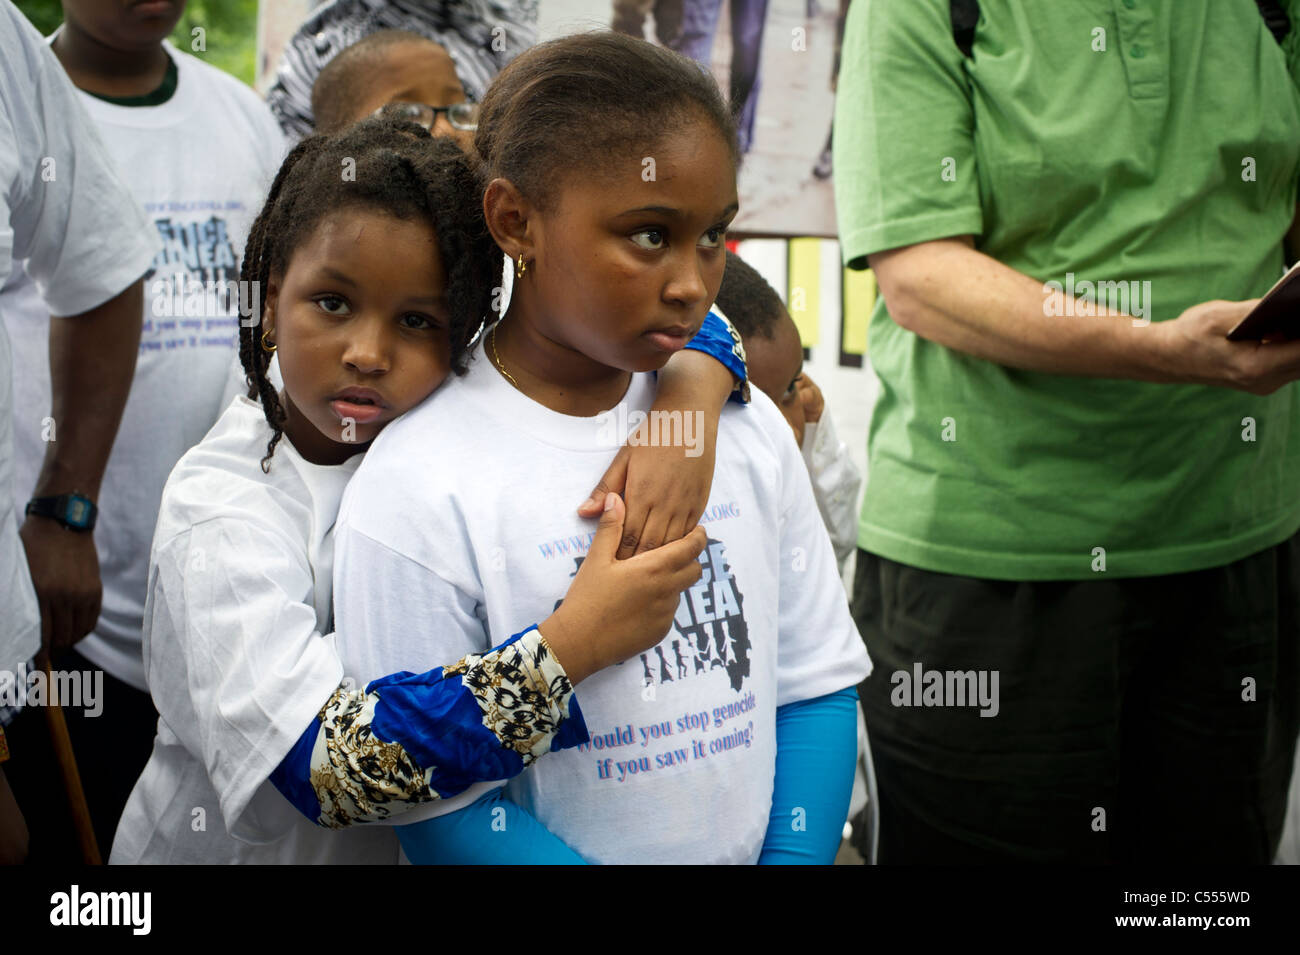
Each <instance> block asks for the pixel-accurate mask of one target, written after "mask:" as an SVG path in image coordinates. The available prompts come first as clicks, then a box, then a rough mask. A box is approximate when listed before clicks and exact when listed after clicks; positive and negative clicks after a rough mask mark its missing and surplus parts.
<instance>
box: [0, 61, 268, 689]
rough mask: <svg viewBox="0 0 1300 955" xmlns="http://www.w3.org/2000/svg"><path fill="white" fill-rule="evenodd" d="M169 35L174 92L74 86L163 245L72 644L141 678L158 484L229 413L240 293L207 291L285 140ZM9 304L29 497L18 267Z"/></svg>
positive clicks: (237, 242)
mask: <svg viewBox="0 0 1300 955" xmlns="http://www.w3.org/2000/svg"><path fill="white" fill-rule="evenodd" d="M164 47H165V49H166V50H167V54H168V55H169V56H170V57H171V58H172V59H173V60H174V61H175V63H176V69H177V77H176V91H175V93H173V94H172V96H171V98H170V99H168V100H167V102H165V103H162V104H160V105H158V106H118V105H115V104H113V103H106V102H104V101H103V100H101V99H98V98H96V97H94V96H91V95H89V94H88V93H81V92H78V98H79V99H80V101H81V105H82V106H83V107H84V108H85V110H86V112H87V113H88V114H89V115H90V117H91V119H92V120H93V122H94V126H95V128H96V129H97V130H98V131H99V135H100V136H101V137H102V138H103V140H104V142H105V144H106V145H107V147H108V153H109V155H110V156H111V157H112V158H113V159H114V160H116V162H117V165H118V168H119V169H120V170H121V171H122V176H123V179H124V180H125V181H126V183H127V184H128V185H129V186H130V188H131V191H132V193H133V194H134V196H135V198H136V201H137V202H138V203H139V204H140V206H141V207H143V209H144V212H145V213H146V215H147V216H148V219H149V221H151V222H152V223H153V228H154V230H155V231H156V233H157V235H158V237H159V239H160V240H161V243H162V250H161V251H160V252H159V253H158V254H157V256H156V257H155V258H154V261H153V264H152V267H151V269H150V273H149V275H148V276H147V277H146V279H145V283H144V316H143V331H142V333H141V337H140V353H139V357H138V360H137V362H136V370H135V379H134V381H133V382H132V385H131V393H130V396H129V397H128V399H127V403H126V410H125V411H124V412H123V415H122V423H121V426H120V427H119V429H118V433H117V439H116V441H115V442H114V444H113V451H112V454H111V455H110V457H109V460H108V466H107V468H106V469H105V472H104V481H103V485H102V487H101V490H100V496H99V499H98V501H97V502H96V503H97V504H98V505H99V519H98V523H97V525H96V527H95V545H96V549H97V550H98V553H99V565H100V575H101V578H102V580H103V583H104V598H103V609H102V611H101V613H100V617H99V620H98V622H97V623H96V625H95V629H94V631H93V632H92V633H91V634H90V635H89V636H87V637H86V638H85V639H84V640H82V641H81V642H80V643H78V644H77V652H79V653H81V654H82V655H83V656H85V657H86V658H87V659H89V660H91V661H92V662H93V663H95V664H97V665H99V666H101V667H103V668H104V669H105V670H107V671H108V672H109V673H111V674H113V676H115V677H117V678H118V679H120V680H124V681H125V682H127V683H130V684H131V685H133V686H135V687H136V688H137V689H141V690H143V689H144V669H143V665H142V663H141V661H140V627H141V618H142V615H143V613H144V598H145V580H146V576H147V574H148V567H149V542H150V540H151V539H152V537H153V528H154V520H155V518H156V517H157V514H158V502H159V499H160V498H161V496H162V488H163V483H164V482H165V481H166V480H167V475H168V473H169V472H170V471H171V469H172V467H173V466H174V465H175V463H176V461H177V460H178V459H179V458H180V456H181V455H182V454H184V453H185V452H186V451H187V450H188V449H189V448H191V447H193V446H194V445H195V444H197V443H198V442H199V440H200V439H201V438H202V437H203V435H204V434H205V433H207V431H208V429H209V428H211V427H212V425H213V422H215V421H216V420H217V417H218V415H220V414H221V410H222V408H224V407H225V400H226V399H227V392H226V383H227V376H228V375H229V372H230V364H231V361H232V360H233V356H235V355H236V354H237V353H238V340H239V339H238V333H239V312H238V302H237V301H227V300H226V299H225V297H224V296H222V297H221V298H220V299H218V298H217V297H216V296H213V295H211V294H207V291H208V289H213V290H218V289H220V288H221V287H222V286H221V284H220V283H237V281H238V279H239V265H240V260H241V259H242V257H243V252H244V242H245V239H246V238H247V236H248V230H249V228H250V227H251V226H252V224H253V219H254V218H256V216H257V213H258V212H259V211H260V210H261V206H262V202H263V200H264V198H265V196H266V192H267V190H268V188H269V187H270V184H271V181H272V180H273V179H274V178H275V173H276V171H277V170H278V169H279V165H280V159H281V158H282V155H283V149H284V147H283V142H282V138H281V134H280V131H279V127H278V125H277V124H276V122H275V119H274V118H273V117H272V116H271V112H270V110H269V109H268V108H267V106H266V104H265V103H263V102H262V100H261V99H259V98H258V96H257V94H256V93H254V92H253V91H252V90H251V89H249V88H248V87H247V86H245V85H244V84H243V83H241V82H239V81H238V80H236V79H235V78H234V77H232V76H228V75H226V74H225V73H223V72H222V71H221V70H218V69H216V68H215V67H212V66H209V65H208V64H207V63H204V62H203V61H202V60H200V59H198V58H197V57H194V56H191V55H190V54H188V53H183V52H181V51H179V50H177V49H176V48H175V47H173V46H171V45H170V44H167V43H164ZM56 65H57V63H56ZM105 246H106V247H107V248H109V249H111V247H112V242H110V241H107V240H106V241H105ZM178 275H179V276H181V277H180V278H179V279H178V278H177V276H178ZM137 277H138V274H137ZM200 286H201V287H202V288H203V290H204V294H199V292H198V288H199V287H200ZM226 287H228V288H233V287H234V286H233V285H230V286H226ZM0 314H3V316H4V321H5V325H6V326H7V328H8V331H9V337H10V338H11V340H12V342H13V352H14V369H15V400H14V412H15V417H14V444H15V454H16V462H17V465H16V467H15V474H14V479H15V481H14V485H13V488H14V494H15V498H16V500H18V501H20V502H23V501H26V500H27V498H28V497H29V496H30V495H31V491H32V488H33V486H34V485H35V483H36V475H37V473H38V471H39V470H40V465H41V461H42V459H43V457H44V453H45V448H46V444H45V440H46V437H47V434H48V427H47V426H46V424H45V419H46V417H47V416H48V415H49V413H50V377H49V361H48V358H47V357H46V355H47V351H48V346H47V342H48V336H49V319H48V312H47V311H46V307H45V305H44V303H43V302H42V301H41V298H40V296H39V295H38V294H37V292H36V289H35V288H34V287H33V285H32V284H31V283H30V282H28V281H25V280H24V277H23V276H22V275H21V274H16V275H15V276H14V277H13V279H12V280H11V281H10V283H9V285H8V287H6V288H5V289H4V292H3V293H0ZM54 424H55V427H56V428H57V426H58V422H55V423H54ZM55 436H56V439H57V432H56V435H55Z"/></svg>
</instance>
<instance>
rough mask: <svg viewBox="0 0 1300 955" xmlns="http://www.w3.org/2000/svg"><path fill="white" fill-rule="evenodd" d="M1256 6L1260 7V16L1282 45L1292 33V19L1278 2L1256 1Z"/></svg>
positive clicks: (1273, 0)
mask: <svg viewBox="0 0 1300 955" xmlns="http://www.w3.org/2000/svg"><path fill="white" fill-rule="evenodd" d="M1255 5H1256V6H1257V7H1259V13H1260V16H1262V17H1263V18H1264V23H1265V25H1266V26H1267V27H1268V29H1269V32H1270V33H1272V34H1273V38H1274V39H1275V40H1277V42H1278V43H1281V42H1282V41H1283V40H1284V39H1286V35H1287V34H1288V33H1290V32H1291V18H1290V17H1288V16H1287V15H1286V11H1285V10H1283V9H1282V4H1281V3H1279V2H1278V0H1255Z"/></svg>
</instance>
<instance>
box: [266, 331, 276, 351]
mask: <svg viewBox="0 0 1300 955" xmlns="http://www.w3.org/2000/svg"><path fill="white" fill-rule="evenodd" d="M268 334H269V330H267V331H263V332H262V351H264V352H266V353H267V354H268V355H269V354H271V352H273V351H275V349H276V347H277V346H276V345H275V344H274V343H272V344H270V345H268V344H267V343H266V336H267V335H268Z"/></svg>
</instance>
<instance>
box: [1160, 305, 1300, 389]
mask: <svg viewBox="0 0 1300 955" xmlns="http://www.w3.org/2000/svg"><path fill="white" fill-rule="evenodd" d="M1258 304H1259V299H1250V300H1248V301H1243V302H1223V301H1212V302H1201V303H1200V304H1199V305H1193V306H1192V307H1191V308H1189V309H1187V311H1185V312H1183V313H1182V314H1181V315H1179V316H1178V317H1177V318H1175V319H1172V320H1171V321H1167V322H1158V323H1156V324H1155V325H1152V326H1151V328H1150V329H1148V331H1152V332H1155V333H1156V344H1157V346H1158V347H1157V349H1156V354H1157V355H1158V356H1159V357H1160V359H1161V361H1162V362H1163V363H1164V366H1165V369H1166V371H1167V374H1168V378H1169V380H1172V381H1175V382H1179V383H1185V384H1197V385H1211V386H1214V387H1219V388H1235V389H1237V390H1238V391H1245V392H1249V393H1250V394H1252V395H1271V394H1272V393H1273V392H1275V391H1277V390H1278V389H1279V388H1281V387H1283V386H1284V385H1287V384H1289V383H1291V382H1293V381H1295V380H1296V379H1297V378H1300V339H1293V340H1290V341H1272V342H1268V343H1264V342H1249V341H1242V342H1234V341H1229V340H1228V338H1227V334H1228V332H1229V331H1231V330H1232V328H1233V327H1234V326H1235V325H1236V324H1237V323H1238V322H1240V321H1241V320H1242V319H1243V318H1245V317H1246V316H1247V315H1248V314H1250V312H1251V310H1252V309H1253V308H1254V307H1255V306H1256V305H1258Z"/></svg>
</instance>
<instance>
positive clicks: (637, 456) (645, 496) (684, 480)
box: [578, 416, 718, 560]
mask: <svg viewBox="0 0 1300 955" xmlns="http://www.w3.org/2000/svg"><path fill="white" fill-rule="evenodd" d="M705 417H707V416H705ZM647 424H648V422H647V423H643V424H642V425H641V427H640V428H638V429H637V431H636V432H634V435H636V436H637V437H633V438H632V439H631V440H630V441H629V442H628V445H625V446H623V447H622V448H620V449H619V451H618V454H616V455H615V456H614V462H613V463H612V464H611V465H610V466H609V469H608V470H607V471H606V472H605V474H604V476H603V477H601V479H600V483H599V484H597V485H596V489H595V490H594V491H592V492H591V498H590V499H588V500H587V501H586V502H585V503H584V504H583V505H582V506H581V507H580V508H578V514H579V515H581V516H582V517H594V516H595V515H596V514H598V513H600V511H599V509H598V508H599V507H600V503H599V502H600V501H602V500H603V495H605V494H607V493H609V492H610V491H613V492H614V493H616V494H617V493H622V494H623V496H624V497H625V498H626V499H627V520H626V521H625V523H624V525H623V539H622V540H621V541H620V542H619V547H618V559H619V560H624V559H625V558H628V557H632V556H634V555H637V554H644V553H646V552H647V551H652V550H654V549H655V548H656V547H659V546H661V545H663V544H665V543H670V542H672V541H675V540H678V539H679V538H681V537H682V536H683V535H684V534H685V533H686V532H687V531H688V530H690V529H691V528H692V527H694V526H695V525H696V524H697V523H698V522H699V519H700V515H701V514H703V513H704V508H705V506H707V504H708V502H709V489H710V488H711V487H712V486H713V460H714V451H715V449H716V447H717V441H718V423H717V419H716V418H715V419H712V420H711V421H705V422H704V423H703V424H704V433H703V434H702V435H699V436H698V437H699V438H700V441H699V447H698V448H697V449H696V450H697V451H698V454H696V455H695V456H690V455H688V454H687V453H686V451H687V450H689V449H686V448H682V447H651V446H648V445H647V444H646V443H645V442H644V438H645V434H646V428H647ZM638 441H640V442H641V443H639V444H638V443H637V442H638Z"/></svg>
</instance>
